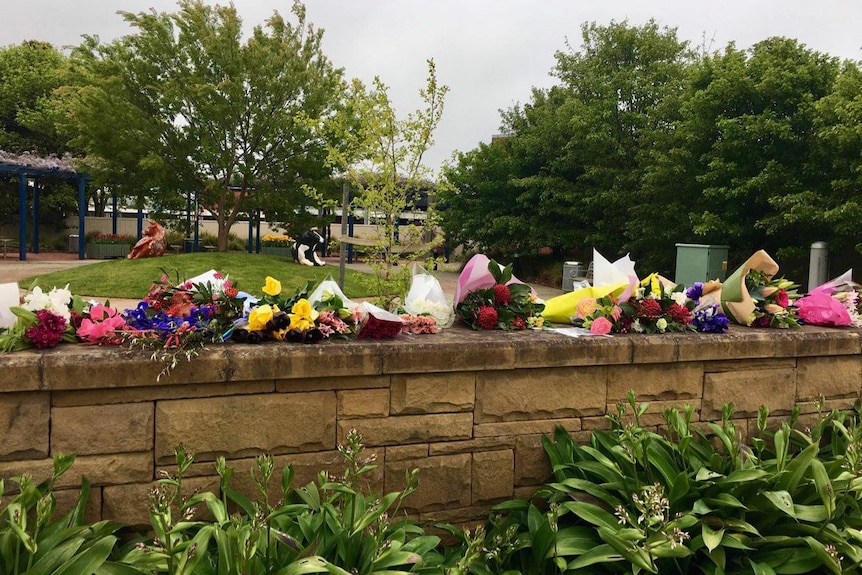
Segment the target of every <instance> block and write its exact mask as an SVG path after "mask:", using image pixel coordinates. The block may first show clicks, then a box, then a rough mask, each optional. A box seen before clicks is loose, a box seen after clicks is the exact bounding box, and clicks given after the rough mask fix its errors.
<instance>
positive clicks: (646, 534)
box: [450, 394, 862, 575]
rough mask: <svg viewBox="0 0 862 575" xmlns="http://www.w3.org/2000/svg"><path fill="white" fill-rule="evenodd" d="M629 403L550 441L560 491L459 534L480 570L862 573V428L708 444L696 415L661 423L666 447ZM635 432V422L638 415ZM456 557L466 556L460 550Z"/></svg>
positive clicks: (717, 434)
mask: <svg viewBox="0 0 862 575" xmlns="http://www.w3.org/2000/svg"><path fill="white" fill-rule="evenodd" d="M647 407H648V404H640V405H638V404H636V403H635V401H634V396H633V394H629V400H628V405H622V406H620V407H619V411H618V414H617V415H615V416H614V417H612V419H613V428H612V429H611V430H610V431H607V432H606V431H595V432H593V433H592V437H591V440H590V444H589V445H577V444H576V443H575V442H574V441H572V439H571V437H570V436H569V435H568V433H567V432H565V431H564V430H562V429H558V430H557V431H556V433H555V434H554V437H553V439H550V438H547V437H546V438H545V450H546V451H547V453H548V455H549V456H550V459H551V463H552V465H553V470H554V481H553V482H552V483H550V484H548V485H547V486H546V487H545V488H543V489H541V490H540V491H539V493H537V495H536V498H535V499H534V500H533V501H510V502H506V503H504V504H501V505H499V506H497V507H496V512H497V515H495V516H494V517H492V520H491V521H490V523H489V524H488V527H487V532H483V533H481V534H480V535H479V536H477V535H476V534H472V535H471V534H469V533H464V532H460V531H458V530H457V529H451V528H450V529H451V530H452V531H453V533H455V534H456V535H457V536H458V537H459V538H460V539H461V541H462V546H461V548H460V549H459V550H458V553H460V554H461V555H462V557H463V559H462V564H463V567H464V569H465V570H467V571H469V572H470V573H475V574H477V575H479V574H491V573H503V572H505V573H523V574H531V575H538V574H542V573H662V574H671V573H704V574H709V575H719V574H728V575H729V574H737V573H738V574H742V573H746V574H749V573H753V574H756V575H761V574H763V575H767V574H773V573H779V574H780V573H836V574H838V573H857V572H858V570H859V566H860V564H862V531H860V529H862V513H860V507H859V500H860V492H862V427H860V426H859V422H858V419H857V417H856V414H855V413H852V414H851V413H846V412H833V413H830V414H827V415H821V417H820V420H819V422H818V424H817V425H816V426H815V427H814V428H813V429H811V430H807V431H801V430H794V429H792V424H793V423H795V421H796V414H795V413H794V415H793V417H791V423H785V424H783V425H781V426H780V427H779V428H778V429H777V430H775V431H774V432H770V431H768V430H767V426H766V423H767V415H768V411H767V410H766V409H761V411H760V414H759V417H758V430H759V434H758V436H757V437H755V438H754V439H753V440H752V441H751V442H750V445H746V444H744V443H743V442H742V441H741V439H740V437H741V434H740V433H739V431H738V430H737V429H736V428H735V426H734V424H733V422H732V421H731V415H732V406H725V408H724V410H723V417H722V421H721V422H719V423H709V424H708V427H709V432H708V433H701V432H700V431H698V430H697V428H695V427H694V426H693V425H692V424H691V420H692V416H693V413H694V412H693V410H692V409H686V410H685V411H684V412H680V411H679V410H676V409H668V410H666V411H665V412H664V413H663V416H664V420H665V424H666V426H667V430H668V436H662V435H659V434H657V433H654V432H652V431H650V430H648V429H647V428H645V427H643V426H641V424H640V420H641V416H642V415H643V414H644V413H645V412H646V410H647ZM628 408H630V409H631V410H632V412H633V413H632V415H631V416H630V417H631V418H632V422H631V423H628V424H624V421H625V413H626V410H627V409H628ZM456 554H457V553H456Z"/></svg>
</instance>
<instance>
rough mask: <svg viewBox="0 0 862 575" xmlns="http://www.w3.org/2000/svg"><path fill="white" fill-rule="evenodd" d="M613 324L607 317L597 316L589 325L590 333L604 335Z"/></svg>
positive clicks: (609, 330)
mask: <svg viewBox="0 0 862 575" xmlns="http://www.w3.org/2000/svg"><path fill="white" fill-rule="evenodd" d="M613 327H614V324H612V323H611V322H610V321H609V320H608V318H606V317H598V318H596V319H594V320H593V323H592V324H591V325H590V333H591V334H593V335H606V334H609V333H611V330H612V329H613Z"/></svg>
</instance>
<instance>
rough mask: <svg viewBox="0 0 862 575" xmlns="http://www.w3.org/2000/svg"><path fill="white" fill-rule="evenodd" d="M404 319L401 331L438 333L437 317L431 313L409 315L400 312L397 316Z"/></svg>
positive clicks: (418, 333) (416, 333)
mask: <svg viewBox="0 0 862 575" xmlns="http://www.w3.org/2000/svg"><path fill="white" fill-rule="evenodd" d="M398 317H400V318H401V319H402V320H403V321H404V326H403V327H402V329H401V331H402V333H406V334H412V335H420V334H424V333H439V332H440V328H439V327H437V319H436V318H435V317H434V316H433V315H430V314H429V315H410V314H409V313H402V314H399V316H398Z"/></svg>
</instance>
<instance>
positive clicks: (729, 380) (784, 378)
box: [701, 369, 796, 420]
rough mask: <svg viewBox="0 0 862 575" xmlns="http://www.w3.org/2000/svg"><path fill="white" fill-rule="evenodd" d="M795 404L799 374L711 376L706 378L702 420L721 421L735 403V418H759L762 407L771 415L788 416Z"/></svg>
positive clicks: (777, 371) (781, 371) (784, 371)
mask: <svg viewBox="0 0 862 575" xmlns="http://www.w3.org/2000/svg"><path fill="white" fill-rule="evenodd" d="M795 401H796V370H793V369H773V370H756V371H737V372H725V373H708V374H706V376H705V377H704V391H703V403H702V412H701V419H704V420H710V419H718V418H720V417H721V406H722V405H723V404H725V403H729V402H732V403H733V406H734V416H735V417H740V418H741V417H756V416H757V410H758V408H759V407H760V406H761V405H767V406H768V407H769V409H770V411H771V412H772V413H776V414H781V413H788V412H789V411H790V410H791V409H792V408H793V403H794V402H795Z"/></svg>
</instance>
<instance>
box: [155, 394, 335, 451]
mask: <svg viewBox="0 0 862 575" xmlns="http://www.w3.org/2000/svg"><path fill="white" fill-rule="evenodd" d="M335 404H336V402H335V393H334V392H326V391H322V392H309V393H290V394H265V395H248V396H241V397H217V398H205V399H189V400H177V401H160V402H158V403H156V458H157V461H158V462H162V463H167V462H170V461H172V460H173V453H174V447H175V446H176V445H178V444H180V443H182V444H185V445H186V446H187V447H188V448H189V449H191V450H192V451H194V452H195V453H196V458H197V459H198V460H199V461H203V460H213V459H215V458H216V457H217V456H218V455H224V456H225V457H227V458H228V459H234V458H239V457H244V456H248V455H256V454H259V453H269V454H274V455H275V454H282V453H293V452H297V451H316V450H326V449H333V448H334V447H335Z"/></svg>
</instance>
